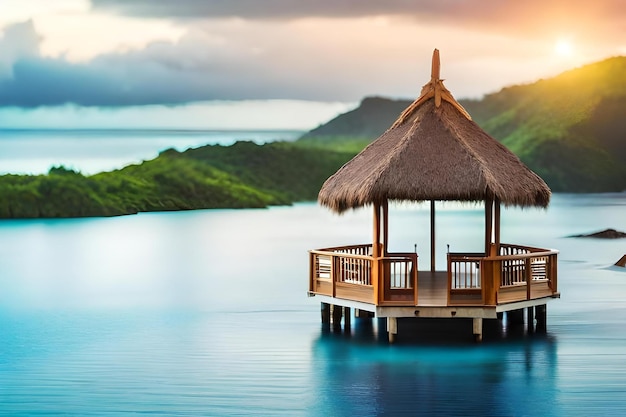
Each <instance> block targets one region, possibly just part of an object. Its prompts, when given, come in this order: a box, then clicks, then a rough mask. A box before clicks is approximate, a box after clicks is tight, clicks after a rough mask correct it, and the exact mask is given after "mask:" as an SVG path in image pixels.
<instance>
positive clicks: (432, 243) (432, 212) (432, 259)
mask: <svg viewBox="0 0 626 417" xmlns="http://www.w3.org/2000/svg"><path fill="white" fill-rule="evenodd" d="M430 271H431V272H435V200H430Z"/></svg>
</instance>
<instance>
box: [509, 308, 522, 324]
mask: <svg viewBox="0 0 626 417" xmlns="http://www.w3.org/2000/svg"><path fill="white" fill-rule="evenodd" d="M506 324H507V325H513V326H516V325H520V324H524V309H519V310H511V311H507V312H506Z"/></svg>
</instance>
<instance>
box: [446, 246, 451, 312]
mask: <svg viewBox="0 0 626 417" xmlns="http://www.w3.org/2000/svg"><path fill="white" fill-rule="evenodd" d="M451 293H452V258H451V257H450V252H448V295H447V296H448V302H447V305H450V295H451Z"/></svg>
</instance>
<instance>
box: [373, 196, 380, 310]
mask: <svg viewBox="0 0 626 417" xmlns="http://www.w3.org/2000/svg"><path fill="white" fill-rule="evenodd" d="M372 257H373V258H374V260H373V261H372V287H373V288H372V289H373V291H374V294H373V300H372V302H373V303H374V305H378V300H379V299H380V265H379V260H378V258H379V257H380V204H379V203H374V236H373V240H372Z"/></svg>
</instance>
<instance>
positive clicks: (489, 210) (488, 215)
mask: <svg viewBox="0 0 626 417" xmlns="http://www.w3.org/2000/svg"><path fill="white" fill-rule="evenodd" d="M492 226H493V199H492V198H491V197H487V198H485V256H489V254H490V253H491V235H492V230H493V229H492Z"/></svg>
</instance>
